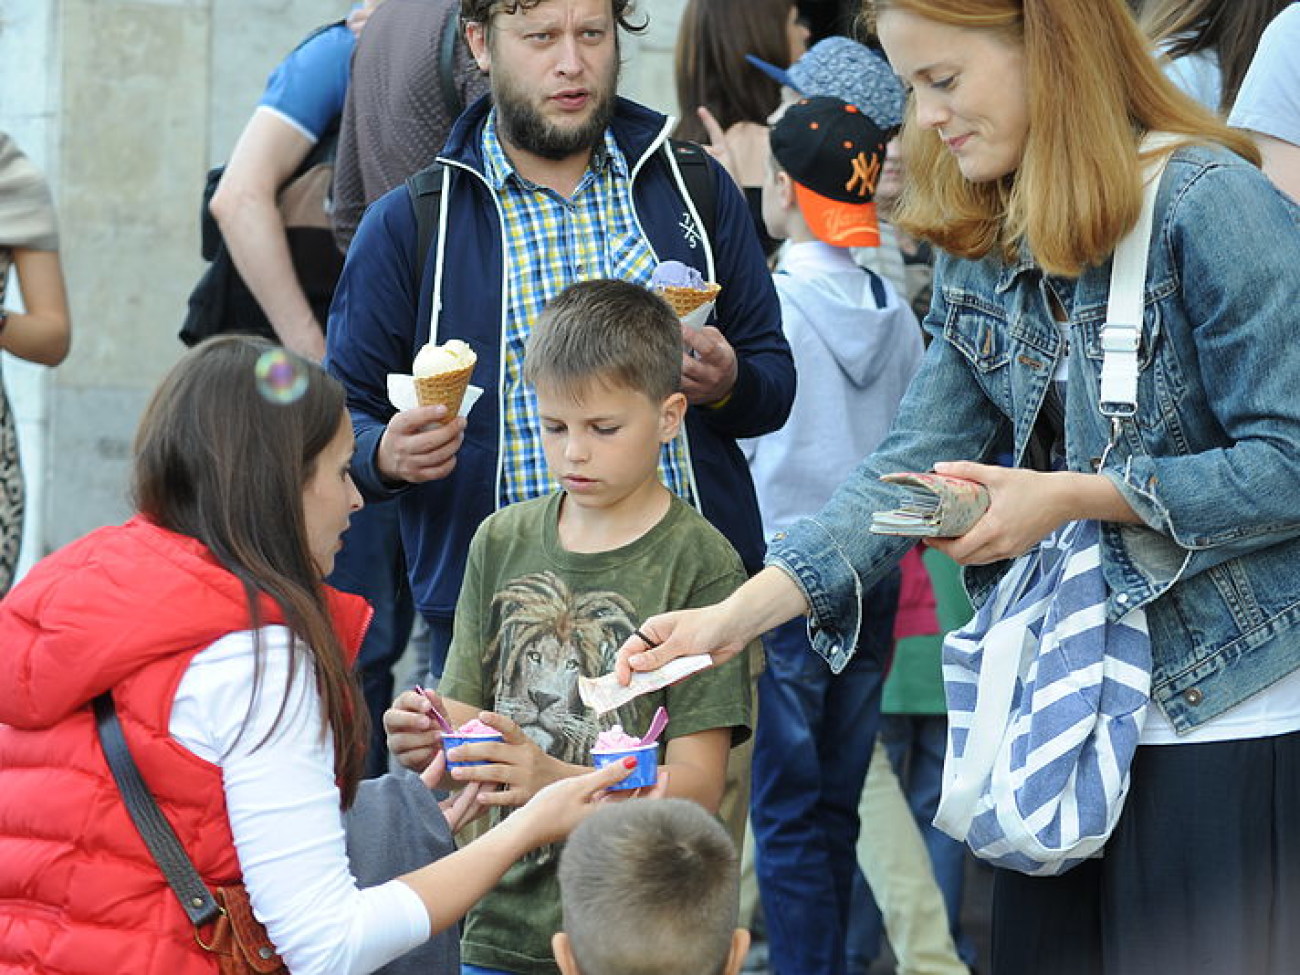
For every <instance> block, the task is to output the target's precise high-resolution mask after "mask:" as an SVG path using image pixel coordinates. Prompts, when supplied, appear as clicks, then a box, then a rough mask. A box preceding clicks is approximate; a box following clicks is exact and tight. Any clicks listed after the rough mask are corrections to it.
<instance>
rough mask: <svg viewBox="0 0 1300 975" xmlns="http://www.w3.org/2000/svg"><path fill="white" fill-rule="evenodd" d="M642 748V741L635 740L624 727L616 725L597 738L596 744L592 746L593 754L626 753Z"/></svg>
mask: <svg viewBox="0 0 1300 975" xmlns="http://www.w3.org/2000/svg"><path fill="white" fill-rule="evenodd" d="M640 747H641V739H640V738H633V737H632V736H631V735H629V734H628V733H627V732H626V731H624V730H623V726H622V725H617V724H616V725H614V727H612V728H610V729H608V730H607V731H602V732H601V733H600V734H598V735H597V736H596V743H595V744H594V745H592V746H591V750H592V751H593V752H626V751H630V750H631V749H633V748H640Z"/></svg>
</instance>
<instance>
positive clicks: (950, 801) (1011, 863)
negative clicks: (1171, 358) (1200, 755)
mask: <svg viewBox="0 0 1300 975" xmlns="http://www.w3.org/2000/svg"><path fill="white" fill-rule="evenodd" d="M1099 543H1100V529H1099V526H1098V524H1097V522H1095V521H1074V522H1070V523H1068V524H1066V525H1064V526H1063V527H1062V528H1061V529H1060V530H1059V531H1057V532H1056V533H1055V534H1054V535H1052V536H1049V537H1048V538H1047V539H1045V540H1044V541H1043V542H1042V543H1040V544H1039V546H1038V547H1037V548H1036V549H1035V550H1033V551H1032V552H1029V553H1027V554H1026V555H1023V556H1021V557H1020V558H1019V559H1017V560H1016V561H1015V562H1014V563H1013V564H1012V567H1011V569H1010V571H1009V572H1008V574H1007V576H1005V577H1004V578H1003V579H1002V581H1001V582H1000V583H999V585H998V587H997V589H996V590H995V591H994V594H993V595H992V596H991V597H990V598H989V599H988V601H987V602H985V604H984V605H983V606H982V607H980V610H979V612H978V613H976V615H975V617H974V618H973V619H972V620H971V621H970V623H969V624H967V625H966V626H965V627H963V628H962V629H960V630H958V631H956V632H954V633H952V634H950V635H949V637H948V638H947V640H945V642H944V647H943V679H944V690H945V693H946V695H947V700H948V749H947V755H946V756H945V760H944V772H943V791H942V797H941V799H940V802H939V809H938V812H937V814H936V816H935V825H936V826H938V827H939V828H940V829H942V830H943V831H944V832H945V833H948V834H949V835H951V836H953V837H955V838H956V839H959V840H962V841H964V842H965V843H966V844H967V845H968V846H969V847H970V848H971V850H972V851H974V853H975V854H976V855H977V856H978V857H980V858H981V859H984V860H988V861H990V862H992V863H994V864H995V865H997V866H1000V867H1006V868H1009V869H1012V870H1018V871H1020V872H1021V873H1027V874H1035V875H1051V874H1058V873H1062V872H1064V871H1066V870H1068V869H1069V868H1070V867H1072V866H1074V865H1075V864H1077V863H1079V862H1080V861H1082V860H1084V859H1086V858H1087V857H1089V856H1092V855H1094V854H1096V853H1098V852H1099V851H1100V850H1101V848H1102V846H1103V845H1104V844H1105V842H1106V839H1107V837H1108V836H1109V835H1110V832H1111V830H1112V829H1113V828H1114V826H1115V822H1116V821H1117V820H1118V819H1119V814H1120V811H1121V809H1122V808H1123V804H1124V798H1125V795H1126V794H1127V792H1128V784H1129V765H1130V763H1131V762H1132V760H1133V753H1134V751H1135V750H1136V748H1137V744H1138V739H1139V737H1140V736H1141V732H1142V719H1143V716H1144V714H1145V710H1146V705H1147V701H1148V697H1149V691H1150V686H1151V642H1150V639H1149V638H1148V635H1147V625H1146V615H1145V612H1144V611H1143V610H1141V609H1136V610H1133V611H1131V612H1129V613H1128V614H1127V615H1125V616H1124V617H1122V618H1121V619H1119V620H1118V621H1115V622H1107V620H1106V595H1107V592H1108V588H1107V585H1106V580H1105V579H1104V578H1103V576H1102V569H1101V557H1100V556H1101V549H1100V544H1099Z"/></svg>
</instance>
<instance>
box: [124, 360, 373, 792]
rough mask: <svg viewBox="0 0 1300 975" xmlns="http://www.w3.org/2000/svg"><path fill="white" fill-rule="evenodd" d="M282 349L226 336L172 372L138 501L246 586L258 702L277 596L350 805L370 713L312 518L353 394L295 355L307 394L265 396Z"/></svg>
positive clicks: (149, 441)
mask: <svg viewBox="0 0 1300 975" xmlns="http://www.w3.org/2000/svg"><path fill="white" fill-rule="evenodd" d="M273 350H277V347H276V346H274V345H272V344H271V343H269V342H266V341H263V340H261V339H254V338H247V337H241V336H226V337H222V338H217V339H212V340H210V341H208V342H204V343H203V344H201V345H199V346H197V347H196V348H194V349H193V350H192V351H190V352H189V353H188V354H187V355H186V356H185V358H183V359H182V360H181V361H180V362H179V363H178V364H177V365H176V367H175V368H173V369H172V371H171V372H170V373H169V374H168V375H167V377H166V379H164V380H163V383H162V385H161V386H160V387H159V388H158V390H157V392H155V393H154V396H153V399H152V400H151V401H150V403H149V406H148V408H147V409H146V410H145V414H144V418H143V420H142V421H141V423H140V429H139V432H138V433H137V435H136V442H135V472H134V483H133V494H134V497H135V503H136V507H137V508H138V510H139V511H140V512H141V513H142V514H143V515H145V516H146V517H147V518H149V519H150V520H151V521H153V522H155V523H156V524H158V525H160V526H162V527H163V528H166V529H168V530H170V531H174V532H177V533H178V534H181V535H188V536H189V537H191V538H195V539H197V540H198V541H200V542H202V543H203V544H204V545H205V546H207V548H208V549H209V550H210V551H211V552H212V554H213V556H214V557H215V558H216V560H217V561H218V562H219V563H220V564H221V565H222V566H223V567H224V568H226V569H227V570H228V571H229V572H230V573H232V574H233V575H234V576H235V577H236V578H238V579H239V581H240V582H241V583H243V586H244V592H245V594H246V596H247V599H248V615H249V628H250V629H251V630H253V633H254V660H255V669H254V680H253V696H254V697H256V695H257V694H258V693H259V692H261V691H262V686H261V684H262V675H263V672H264V668H265V656H264V650H263V647H262V644H261V641H260V639H258V637H257V631H258V629H259V627H260V626H261V625H262V619H263V614H262V612H261V609H260V606H259V603H260V602H261V600H263V599H266V598H269V599H272V600H274V601H275V603H276V604H277V605H278V606H279V607H280V610H281V612H282V613H283V614H284V619H285V623H286V625H287V626H288V627H289V629H290V630H292V631H293V633H294V634H295V635H296V636H297V638H298V639H296V640H294V641H292V648H291V651H290V653H291V658H290V674H289V679H290V680H292V678H293V675H294V673H296V672H297V669H298V668H299V667H304V666H307V667H311V668H312V670H313V672H314V674H315V678H316V686H317V689H318V691H319V693H320V696H321V705H322V706H321V714H322V718H323V721H322V727H321V734H322V735H323V734H325V733H326V731H327V730H329V731H332V734H333V739H334V772H335V778H336V780H337V781H338V784H339V788H340V790H341V791H342V794H343V804H344V806H345V807H346V806H348V805H350V804H351V802H352V799H353V798H354V796H355V794H356V788H357V783H358V782H359V781H360V778H361V772H362V763H363V762H364V758H365V747H366V742H367V740H368V737H369V713H368V711H367V709H366V708H365V707H364V705H363V704H362V699H361V694H360V688H359V687H358V685H357V682H356V679H355V677H354V676H353V674H352V672H351V669H350V668H349V667H348V664H347V660H346V658H345V655H344V652H343V648H342V646H341V645H340V642H339V637H338V635H337V633H336V632H335V629H334V626H333V624H332V622H331V618H330V614H329V610H328V608H327V605H326V601H325V593H324V589H323V588H322V585H323V584H322V581H321V578H320V572H319V570H318V569H317V567H316V564H315V562H314V561H313V559H312V555H311V549H310V546H309V544H308V540H307V527H306V521H305V518H304V514H303V489H304V487H305V486H306V483H307V481H308V479H309V478H310V477H311V476H312V475H313V473H314V472H315V466H316V463H317V461H318V459H319V458H320V455H321V452H322V451H323V450H324V449H325V448H326V446H327V445H328V444H329V443H330V441H331V440H333V439H334V436H335V434H336V433H337V432H338V429H339V424H340V422H343V421H344V419H345V417H346V412H345V409H344V394H343V387H342V386H340V385H339V383H338V381H337V380H335V379H333V378H332V377H330V376H329V375H327V374H326V373H325V371H324V370H323V369H321V368H320V366H318V365H316V364H315V363H312V362H308V361H307V360H305V359H302V358H300V357H298V356H295V355H293V354H292V353H290V352H287V351H283V353H282V354H283V355H284V356H286V357H288V358H287V361H288V363H289V364H290V367H291V369H292V370H293V371H295V372H296V374H297V375H298V376H299V377H300V378H301V379H302V380H303V381H304V382H305V383H306V386H305V389H304V391H303V392H302V394H301V395H300V396H297V397H296V398H292V399H290V400H289V401H288V402H281V401H280V400H279V399H278V398H276V397H273V396H272V397H268V396H266V395H262V392H261V391H260V390H259V387H258V383H257V379H256V375H255V373H256V369H257V364H258V360H259V358H260V357H261V356H262V355H264V354H265V353H268V352H272V351H273ZM287 690H288V687H287V685H286V687H285V688H284V691H285V692H287ZM285 704H286V701H285V699H284V698H282V699H281V702H280V711H279V713H278V714H277V716H276V719H275V722H274V723H273V727H272V730H274V727H275V726H278V725H279V723H280V721H281V720H282V719H284V718H285ZM268 737H269V733H268Z"/></svg>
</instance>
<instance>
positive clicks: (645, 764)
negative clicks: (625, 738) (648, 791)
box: [591, 742, 659, 792]
mask: <svg viewBox="0 0 1300 975" xmlns="http://www.w3.org/2000/svg"><path fill="white" fill-rule="evenodd" d="M629 755H631V756H632V757H633V758H635V759H636V768H634V769H633V770H632V772H631V774H629V775H628V777H627V778H626V779H624V780H623V781H622V782H615V783H614V784H613V785H611V786H610V787H609V788H610V791H611V792H617V791H618V790H620V789H640V788H642V787H643V786H648V785H654V784H655V782H656V781H658V779H659V744H658V742H655V743H654V744H650V745H642V746H641V747H640V748H624V749H622V750H620V751H616V752H596V751H593V752H592V753H591V762H592V764H593V765H595V766H596V768H604V767H605V766H606V765H613V764H614V763H615V762H621V761H623V759H625V758H626V757H627V756H629Z"/></svg>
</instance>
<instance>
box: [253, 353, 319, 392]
mask: <svg viewBox="0 0 1300 975" xmlns="http://www.w3.org/2000/svg"><path fill="white" fill-rule="evenodd" d="M254 374H255V375H256V376H257V391H258V392H259V393H261V394H262V397H263V399H265V400H267V401H268V402H270V403H279V404H280V405H282V406H287V405H288V404H289V403H293V402H296V401H297V400H298V399H300V398H301V397H302V394H303V393H305V392H307V370H306V369H305V368H304V367H303V364H302V363H301V362H299V361H298V359H297V358H295V357H294V356H291V355H289V353H287V352H285V351H284V349H267V350H266V351H265V352H263V353H262V354H261V355H260V356H258V358H257V365H256V366H255V367H254Z"/></svg>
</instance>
